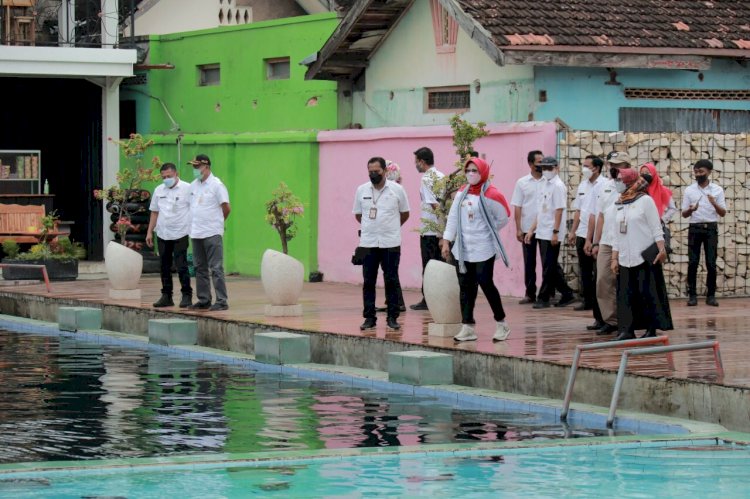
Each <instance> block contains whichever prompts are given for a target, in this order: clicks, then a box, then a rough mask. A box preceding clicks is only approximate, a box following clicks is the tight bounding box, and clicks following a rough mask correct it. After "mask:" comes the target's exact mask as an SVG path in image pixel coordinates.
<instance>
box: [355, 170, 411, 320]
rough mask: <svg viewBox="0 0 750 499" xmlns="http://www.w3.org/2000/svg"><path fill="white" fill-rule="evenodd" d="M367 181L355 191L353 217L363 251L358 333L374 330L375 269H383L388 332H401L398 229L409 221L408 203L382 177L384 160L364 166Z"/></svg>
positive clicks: (399, 190)
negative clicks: (399, 320) (359, 226)
mask: <svg viewBox="0 0 750 499" xmlns="http://www.w3.org/2000/svg"><path fill="white" fill-rule="evenodd" d="M367 171H368V174H369V177H370V181H369V182H366V183H364V184H362V185H360V186H359V187H357V192H356V194H355V196H354V208H353V209H352V213H354V217H355V218H356V219H357V222H359V223H360V224H361V230H360V238H359V246H360V247H361V248H366V253H365V255H364V262H363V264H362V276H363V281H364V282H363V284H362V301H363V302H364V310H363V312H362V316H363V317H364V318H365V321H364V322H363V323H362V325H361V326H360V327H359V328H360V329H361V330H363V331H364V330H366V329H373V328H374V327H375V325H376V323H377V319H376V317H375V284H376V282H377V279H378V267H382V269H383V280H384V281H385V301H386V304H387V307H388V318H387V325H388V328H390V329H393V330H398V329H400V328H401V326H400V325H399V323H398V322H396V319H398V316H399V304H398V291H397V289H396V284H397V282H398V264H399V261H400V260H401V226H402V225H403V224H404V222H406V221H407V220H408V219H409V202H408V200H407V199H406V192H405V191H404V189H403V187H401V186H400V185H398V184H397V183H396V182H391V181H390V180H387V179H386V176H385V160H384V159H383V158H381V157H374V158H371V159H370V160H369V161H368V162H367Z"/></svg>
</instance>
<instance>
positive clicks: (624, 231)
mask: <svg viewBox="0 0 750 499" xmlns="http://www.w3.org/2000/svg"><path fill="white" fill-rule="evenodd" d="M627 233H628V223H627V222H626V221H625V220H622V221H621V222H620V234H627Z"/></svg>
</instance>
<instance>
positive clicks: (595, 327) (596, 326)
mask: <svg viewBox="0 0 750 499" xmlns="http://www.w3.org/2000/svg"><path fill="white" fill-rule="evenodd" d="M606 325H607V323H606V322H599V321H596V322H594V323H593V324H591V325H590V326H586V329H587V330H589V331H598V330H599V329H601V328H603V327H604V326H606Z"/></svg>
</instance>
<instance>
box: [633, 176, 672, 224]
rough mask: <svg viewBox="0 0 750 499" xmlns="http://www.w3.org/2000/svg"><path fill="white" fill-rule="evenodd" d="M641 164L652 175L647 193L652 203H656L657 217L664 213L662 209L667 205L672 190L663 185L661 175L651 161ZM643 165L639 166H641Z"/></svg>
mask: <svg viewBox="0 0 750 499" xmlns="http://www.w3.org/2000/svg"><path fill="white" fill-rule="evenodd" d="M643 166H645V167H646V168H648V171H649V173H650V174H651V177H653V178H652V179H651V183H650V184H649V186H648V191H647V192H648V195H649V196H651V199H653V200H654V203H656V209H657V210H659V218H661V216H662V215H664V210H666V209H667V206H669V200H670V199H671V198H672V191H670V190H669V189H667V188H666V187H664V184H663V183H662V181H661V177H660V176H659V174H658V173H657V171H656V167H655V166H654V164H653V163H646V164H645V165H643ZM643 166H642V167H641V168H643Z"/></svg>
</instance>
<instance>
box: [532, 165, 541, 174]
mask: <svg viewBox="0 0 750 499" xmlns="http://www.w3.org/2000/svg"><path fill="white" fill-rule="evenodd" d="M534 170H535V171H536V172H537V173H542V167H541V166H535V167H534Z"/></svg>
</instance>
